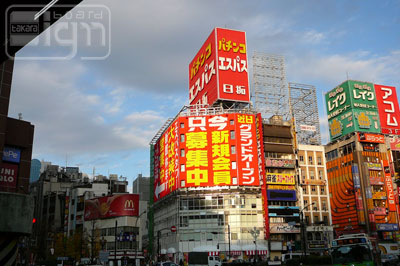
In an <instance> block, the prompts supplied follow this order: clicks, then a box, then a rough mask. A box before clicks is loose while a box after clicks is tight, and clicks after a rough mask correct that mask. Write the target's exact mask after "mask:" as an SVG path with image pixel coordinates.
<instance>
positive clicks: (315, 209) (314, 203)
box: [313, 201, 318, 211]
mask: <svg viewBox="0 0 400 266" xmlns="http://www.w3.org/2000/svg"><path fill="white" fill-rule="evenodd" d="M313 210H314V211H318V205H317V202H316V201H313Z"/></svg>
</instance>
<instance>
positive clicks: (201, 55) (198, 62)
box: [189, 28, 250, 105]
mask: <svg viewBox="0 0 400 266" xmlns="http://www.w3.org/2000/svg"><path fill="white" fill-rule="evenodd" d="M217 100H231V101H240V102H249V101H250V91H249V77H248V66H247V47H246V33H245V32H243V31H236V30H229V29H221V28H215V29H214V30H213V31H212V32H211V34H210V36H209V37H208V38H207V40H206V42H205V43H204V44H203V46H202V47H201V48H200V50H199V52H198V53H197V54H196V56H195V57H194V59H193V60H192V62H190V64H189V103H190V104H208V105H212V104H213V103H215V102H216V101H217Z"/></svg>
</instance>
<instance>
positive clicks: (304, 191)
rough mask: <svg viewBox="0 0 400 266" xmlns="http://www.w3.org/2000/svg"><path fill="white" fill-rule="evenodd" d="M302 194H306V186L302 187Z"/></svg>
mask: <svg viewBox="0 0 400 266" xmlns="http://www.w3.org/2000/svg"><path fill="white" fill-rule="evenodd" d="M303 193H304V194H307V187H306V186H304V187H303Z"/></svg>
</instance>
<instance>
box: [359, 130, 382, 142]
mask: <svg viewBox="0 0 400 266" xmlns="http://www.w3.org/2000/svg"><path fill="white" fill-rule="evenodd" d="M358 140H359V141H360V142H372V143H385V137H384V136H383V135H378V134H371V133H364V132H361V133H358Z"/></svg>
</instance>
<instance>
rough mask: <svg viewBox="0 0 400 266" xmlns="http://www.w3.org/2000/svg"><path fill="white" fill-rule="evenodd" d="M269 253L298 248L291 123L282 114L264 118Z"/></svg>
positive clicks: (296, 199) (296, 201) (294, 162)
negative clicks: (284, 119) (267, 118)
mask: <svg viewBox="0 0 400 266" xmlns="http://www.w3.org/2000/svg"><path fill="white" fill-rule="evenodd" d="M263 140H264V155H265V167H266V189H267V198H268V216H269V230H270V243H269V244H270V257H271V258H272V259H275V257H277V258H279V259H280V258H281V256H282V254H283V253H286V252H289V251H296V250H297V251H298V250H300V249H301V238H300V216H299V206H298V197H299V195H298V193H297V191H296V187H297V185H298V183H297V180H296V158H295V139H294V136H293V128H292V124H291V123H290V122H288V121H283V119H282V117H281V116H272V117H271V118H270V119H269V120H265V119H264V121H263Z"/></svg>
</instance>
